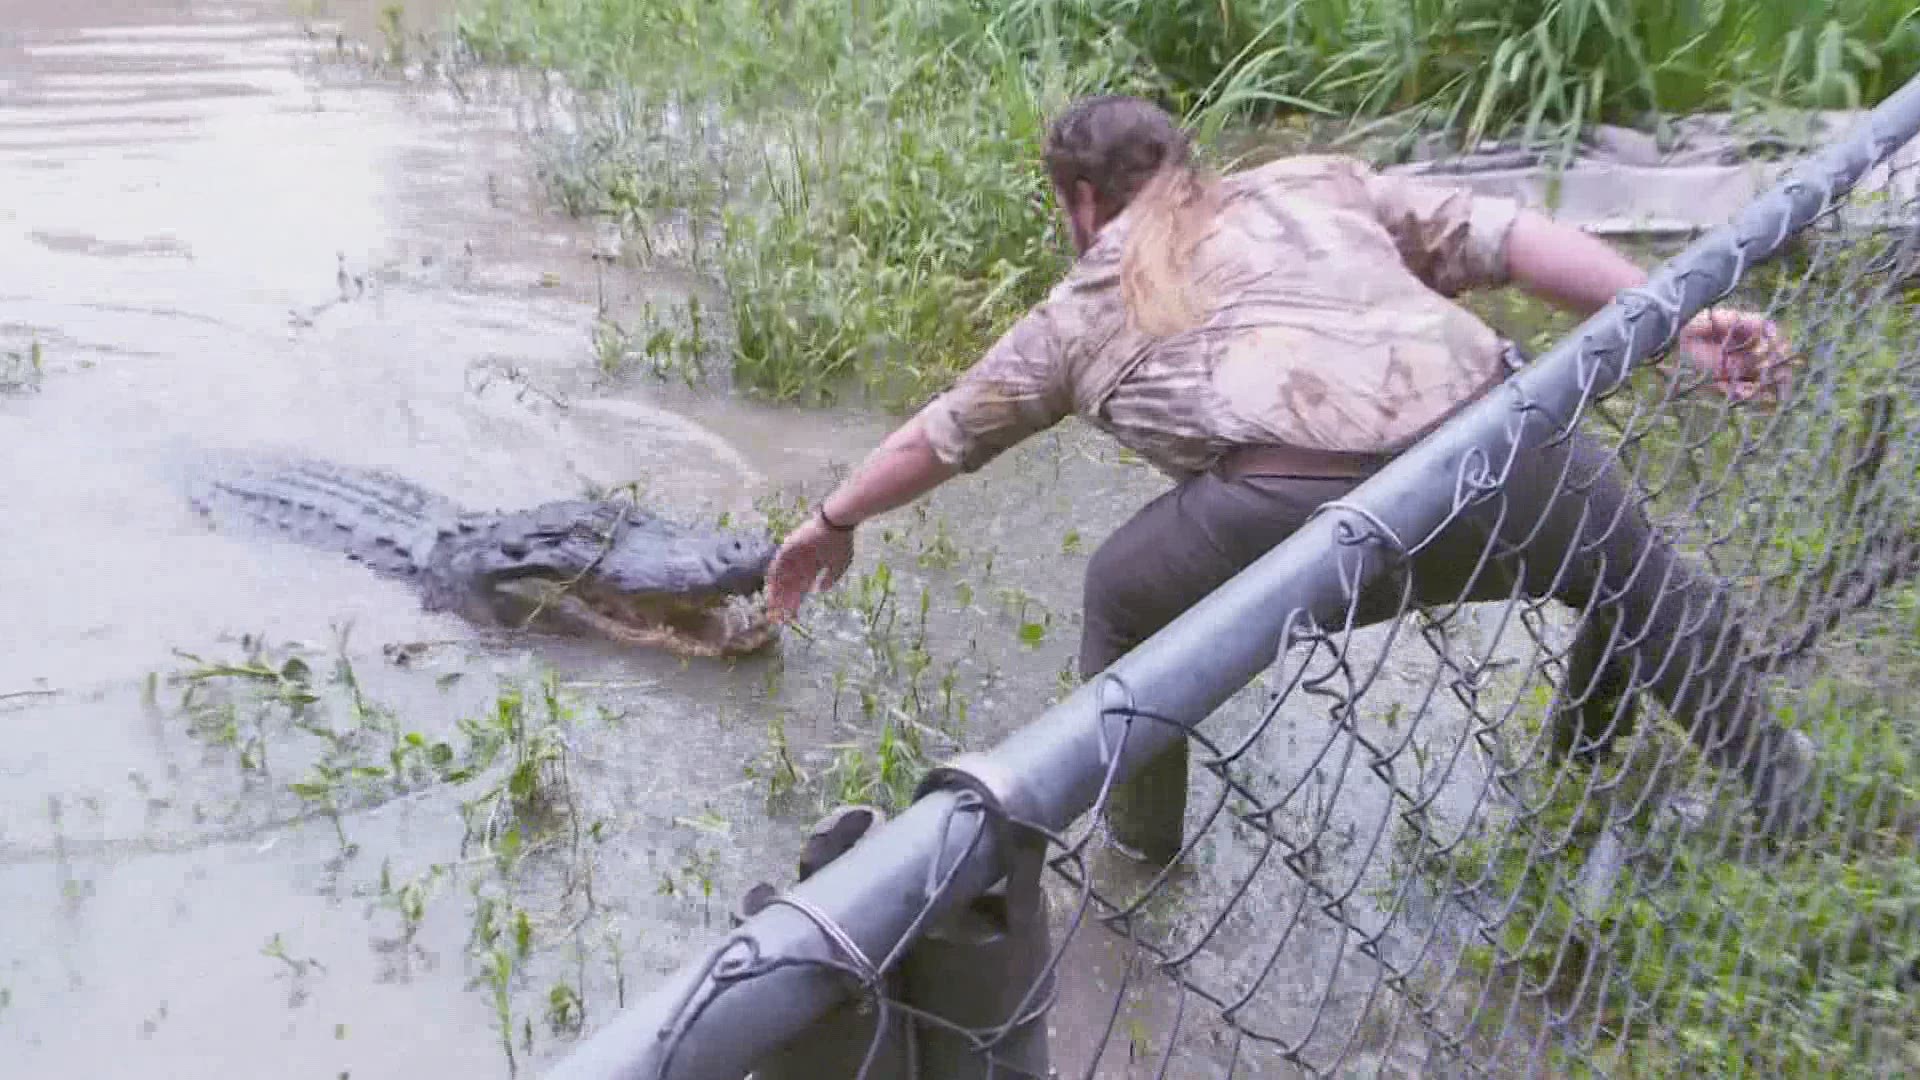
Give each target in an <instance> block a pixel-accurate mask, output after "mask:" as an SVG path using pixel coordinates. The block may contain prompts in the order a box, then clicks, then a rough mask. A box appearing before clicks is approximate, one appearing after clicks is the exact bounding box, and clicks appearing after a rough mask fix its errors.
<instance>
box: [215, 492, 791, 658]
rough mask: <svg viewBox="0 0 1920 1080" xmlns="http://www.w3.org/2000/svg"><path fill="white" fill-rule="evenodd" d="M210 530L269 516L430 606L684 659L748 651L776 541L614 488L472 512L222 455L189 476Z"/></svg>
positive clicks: (764, 635) (762, 638)
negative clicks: (608, 492) (592, 495)
mask: <svg viewBox="0 0 1920 1080" xmlns="http://www.w3.org/2000/svg"><path fill="white" fill-rule="evenodd" d="M187 498H188V500H189V502H190V503H191V505H192V506H193V507H194V508H195V509H196V510H197V511H198V512H200V513H201V514H202V515H204V516H205V517H206V518H207V519H208V520H209V521H210V522H211V523H212V524H213V525H214V526H215V527H222V526H232V525H239V526H243V527H255V528H261V527H264V528H265V529H266V530H268V531H269V532H270V533H272V534H275V535H278V536H282V537H286V538H290V539H293V540H296V541H300V542H304V543H306V544H308V545H309V546H314V547H319V548H323V549H328V550H333V551H337V552H340V553H342V554H344V555H346V556H347V557H348V558H350V559H352V560H354V561H356V562H360V563H363V564H365V565H366V566H368V567H369V568H371V569H372V570H373V571H375V572H376V573H379V574H381V575H384V576H388V577H393V578H398V579H402V580H406V581H410V582H412V583H413V585H414V586H415V587H416V588H417V589H418V590H419V591H420V593H421V598H422V606H423V607H425V608H426V609H427V610H429V611H448V612H452V613H454V614H457V615H459V616H461V617H463V618H465V619H467V620H468V621H470V622H473V623H476V624H480V625H485V626H496V627H508V628H513V629H534V630H541V631H546V632H552V633H559V634H571V635H585V636H594V637H599V638H603V639H609V640H612V641H616V642H620V643H623V644H628V645H637V646H643V647H650V648H662V649H666V650H668V651H670V652H674V653H677V654H680V655H683V656H697V657H732V656H741V655H745V654H749V653H753V652H756V651H758V650H760V649H761V648H763V647H765V646H766V645H768V644H769V643H770V642H771V641H772V640H773V639H774V637H775V636H776V634H777V631H776V629H775V628H774V627H773V626H772V625H771V624H770V623H769V621H768V620H767V619H766V617H765V614H764V611H763V610H762V608H763V605H758V604H750V603H748V601H750V600H751V598H753V597H754V596H756V595H757V594H759V593H760V592H761V591H762V590H763V589H764V587H765V584H766V573H767V567H768V565H769V563H770V562H771V561H772V558H773V554H774V546H773V544H772V543H771V542H770V541H768V540H766V539H762V538H757V537H749V536H747V535H745V534H742V533H736V532H730V531H727V530H718V529H716V530H707V529H697V528H690V527H686V526H683V525H680V524H677V523H675V522H672V521H669V520H667V519H665V518H663V517H659V516H657V515H654V514H651V513H648V512H646V511H644V510H642V509H640V508H639V507H637V506H635V505H633V504H632V503H631V502H627V501H622V500H615V499H559V500H555V501H553V502H547V503H542V504H540V505H538V506H534V507H532V508H530V509H525V510H508V511H474V510H469V509H466V508H463V507H461V506H460V505H459V504H457V503H455V502H454V501H453V500H451V499H448V498H446V497H444V496H441V495H439V494H436V493H434V492H432V491H429V490H427V489H425V488H423V487H420V486H418V485H416V484H414V483H412V482H410V481H408V480H406V479H403V478H402V477H400V476H398V475H396V474H394V473H390V472H387V471H386V470H384V469H360V468H348V467H343V466H340V465H336V464H331V463H326V462H319V461H307V460H252V461H226V462H220V463H218V465H217V466H216V467H214V468H210V469H207V470H205V471H204V472H201V473H200V474H198V475H195V476H193V477H192V478H190V480H189V481H188V483H187Z"/></svg>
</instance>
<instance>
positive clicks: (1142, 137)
mask: <svg viewBox="0 0 1920 1080" xmlns="http://www.w3.org/2000/svg"><path fill="white" fill-rule="evenodd" d="M1046 164H1047V172H1048V174H1049V175H1050V176H1051V177H1052V179H1053V183H1054V185H1055V186H1056V187H1057V188H1059V189H1060V190H1061V191H1062V192H1070V191H1072V190H1073V185H1074V184H1075V182H1076V181H1080V180H1085V181H1086V182H1087V183H1088V184H1089V185H1091V186H1092V187H1093V190H1094V196H1095V200H1096V204H1097V205H1098V207H1099V209H1100V212H1101V213H1102V214H1103V215H1104V216H1107V217H1109V218H1110V217H1112V216H1115V215H1118V214H1119V213H1120V212H1121V211H1122V210H1128V211H1129V217H1130V221H1131V229H1132V231H1131V232H1130V233H1129V235H1128V237H1127V243H1126V248H1125V250H1124V251H1123V252H1122V254H1121V263H1120V290H1121V297H1122V299H1123V300H1124V301H1125V303H1126V308H1127V314H1128V317H1129V319H1130V320H1131V321H1132V322H1133V325H1134V326H1135V328H1136V329H1138V330H1139V331H1140V332H1142V333H1144V334H1147V335H1149V336H1151V337H1166V336H1168V335H1171V334H1176V333H1179V332H1180V331H1182V330H1185V329H1187V328H1189V327H1191V326H1193V325H1194V324H1195V323H1197V322H1198V321H1199V320H1200V319H1202V318H1203V317H1205V315H1206V313H1207V308H1208V306H1209V305H1208V303H1207V297H1206V296H1205V295H1204V292H1203V290H1202V289H1201V288H1200V287H1199V285H1198V283H1197V282H1196V281H1195V280H1194V275H1193V256H1194V249H1195V248H1196V247H1198V246H1199V243H1200V241H1201V240H1202V239H1204V238H1205V236H1206V235H1207V232H1208V230H1209V229H1210V228H1211V226H1212V221H1213V217H1214V215H1215V214H1216V213H1217V212H1218V210H1219V206H1220V198H1219V189H1218V184H1217V182H1216V180H1215V178H1214V177H1213V176H1211V175H1210V174H1208V173H1207V172H1206V171H1205V170H1204V169H1201V168H1199V167H1197V166H1196V165H1194V164H1193V148H1192V142H1191V140H1190V139H1189V138H1188V137H1187V134H1186V133H1185V132H1184V131H1181V130H1180V127H1179V125H1178V124H1176V123H1175V122H1174V119H1173V117H1172V116H1171V115H1169V114H1168V113H1167V112H1166V110H1164V109H1162V108H1160V107H1159V106H1157V105H1155V104H1153V103H1152V102H1149V101H1145V100H1143V99H1140V98H1136V97H1126V96H1121V95H1107V96H1099V97H1090V98H1082V99H1080V100H1079V101H1076V102H1074V103H1073V104H1072V105H1071V106H1069V107H1068V108H1067V109H1066V111H1065V112H1063V113H1061V114H1060V116H1059V117H1058V118H1057V119H1055V120H1054V122H1053V126H1052V128H1051V129H1050V130H1049V131H1048V133H1047V147H1046Z"/></svg>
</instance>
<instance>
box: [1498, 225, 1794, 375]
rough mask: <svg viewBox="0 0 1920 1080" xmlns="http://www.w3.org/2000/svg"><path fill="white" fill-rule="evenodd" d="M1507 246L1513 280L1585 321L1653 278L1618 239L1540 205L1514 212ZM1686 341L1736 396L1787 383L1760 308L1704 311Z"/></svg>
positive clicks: (1781, 352)
mask: <svg viewBox="0 0 1920 1080" xmlns="http://www.w3.org/2000/svg"><path fill="white" fill-rule="evenodd" d="M1506 250H1507V272H1508V275H1509V277H1510V278H1511V280H1512V282H1513V284H1514V285H1517V286H1519V287H1520V288H1521V289H1523V290H1525V291H1527V292H1529V293H1532V294H1533V295H1534V296H1537V297H1539V298H1541V299H1542V300H1545V301H1547V302H1549V303H1552V304H1557V305H1559V306H1560V307H1562V308H1565V309H1567V310H1569V311H1572V312H1574V313H1576V314H1578V315H1579V316H1581V317H1582V318H1585V317H1587V316H1589V315H1592V314H1593V313H1594V312H1596V311H1599V310H1600V309H1601V308H1603V307H1605V306H1607V304H1609V303H1610V302H1612V301H1613V299H1614V298H1615V297H1616V296H1618V295H1619V294H1620V292H1621V291H1622V290H1624V289H1631V288H1635V287H1638V286H1641V285H1645V284H1646V283H1647V274H1646V271H1644V270H1642V269H1640V267H1638V266H1637V265H1635V264H1634V262H1633V261H1632V260H1631V259H1629V258H1627V256H1626V255H1625V254H1624V253H1623V252H1621V251H1620V250H1619V249H1618V248H1616V247H1614V246H1613V245H1612V244H1609V243H1607V242H1606V241H1605V240H1602V239H1601V238H1599V237H1597V236H1594V235H1592V234H1591V233H1588V232H1586V231H1585V230H1583V229H1578V228H1575V227H1573V226H1571V225H1563V224H1561V223H1560V222H1557V221H1554V220H1552V219H1551V218H1548V217H1547V216H1545V215H1544V214H1541V213H1539V212H1537V211H1533V210H1521V211H1520V212H1519V213H1518V214H1517V215H1515V217H1514V220H1513V227H1512V228H1511V230H1509V231H1508V233H1507V243H1506ZM1679 345H1680V351H1681V352H1683V353H1685V354H1686V355H1688V356H1689V357H1691V358H1692V359H1693V361H1694V363H1695V364H1697V365H1699V366H1700V368H1701V369H1702V370H1705V371H1707V372H1709V373H1711V375H1712V376H1713V379H1714V381H1715V382H1716V383H1718V384H1719V385H1720V387H1721V389H1722V390H1723V391H1725V392H1727V393H1729V394H1731V395H1733V396H1734V397H1736V398H1739V399H1747V398H1751V397H1755V396H1758V395H1762V394H1768V393H1775V394H1777V393H1779V392H1780V391H1781V390H1783V389H1784V388H1785V386H1786V385H1787V384H1786V382H1785V379H1786V377H1787V366H1788V363H1789V361H1790V356H1789V354H1788V352H1787V349H1786V344H1785V342H1784V341H1783V340H1782V339H1781V337H1780V328H1779V327H1778V326H1776V325H1774V323H1773V322H1772V320H1770V319H1767V318H1766V317H1764V316H1762V315H1759V314H1756V313H1754V312H1749V311H1740V310H1738V309H1732V308H1708V309H1706V310H1704V311H1701V312H1700V313H1699V314H1697V315H1695V316H1694V317H1693V319H1692V320H1690V321H1689V322H1688V323H1687V325H1686V326H1684V327H1681V328H1680V334H1679Z"/></svg>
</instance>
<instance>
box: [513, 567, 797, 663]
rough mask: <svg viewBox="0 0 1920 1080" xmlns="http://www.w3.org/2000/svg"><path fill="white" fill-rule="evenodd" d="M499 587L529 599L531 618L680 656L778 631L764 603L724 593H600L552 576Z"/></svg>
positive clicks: (762, 642)
mask: <svg viewBox="0 0 1920 1080" xmlns="http://www.w3.org/2000/svg"><path fill="white" fill-rule="evenodd" d="M494 588H495V589H496V590H498V591H499V592H501V593H505V594H507V595H509V596H512V597H514V598H516V599H518V600H520V601H522V602H524V603H525V604H526V605H527V606H528V609H529V610H530V611H531V612H532V613H533V615H532V617H531V618H529V620H528V621H530V622H531V621H534V620H535V619H537V620H538V621H542V622H548V623H551V624H554V625H556V626H561V627H565V628H567V629H569V630H571V631H573V632H574V633H577V634H580V635H582V636H586V637H599V638H605V639H607V640H609V641H617V642H619V643H621V644H623V645H634V646H638V647H641V648H649V649H665V650H667V651H668V652H672V653H677V654H679V655H681V656H689V657H703V658H726V657H736V656H746V655H749V654H751V653H755V652H759V651H760V650H761V649H764V648H766V647H767V646H768V645H770V644H772V642H773V640H774V639H775V638H776V637H778V636H779V629H778V628H777V627H776V626H775V625H774V624H772V623H771V622H770V621H769V620H768V619H767V617H766V613H765V610H764V608H762V607H760V606H759V605H753V606H751V607H749V606H747V605H743V604H730V603H728V602H727V598H726V597H724V596H721V595H719V594H710V595H708V596H706V597H702V598H698V599H692V598H683V597H671V598H669V597H662V596H648V597H642V596H612V597H608V598H604V599H603V598H595V597H593V596H592V595H591V593H590V592H589V591H587V590H580V589H569V588H568V587H567V585H566V583H564V582H558V581H554V580H552V579H550V578H521V579H518V580H515V581H506V582H501V583H499V584H497V585H495V586H494Z"/></svg>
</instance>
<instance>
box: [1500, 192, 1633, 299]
mask: <svg viewBox="0 0 1920 1080" xmlns="http://www.w3.org/2000/svg"><path fill="white" fill-rule="evenodd" d="M1507 272H1508V274H1509V275H1510V276H1511V277H1512V280H1513V284H1515V285H1517V286H1519V287H1520V288H1522V289H1524V290H1526V291H1527V292H1529V293H1532V294H1533V295H1534V296H1537V297H1539V298H1540V299H1542V300H1545V301H1547V302H1548V303H1551V304H1555V305H1557V306H1559V307H1562V308H1565V309H1566V310H1568V311H1571V312H1574V313H1575V314H1577V315H1579V316H1581V317H1582V318H1585V317H1586V316H1588V315H1591V314H1593V313H1594V312H1596V311H1599V310H1600V309H1601V308H1603V307H1605V306H1607V304H1608V303H1609V302H1611V301H1612V300H1613V299H1614V297H1615V296H1617V295H1619V293H1620V291H1621V290H1623V289H1631V288H1634V287H1635V286H1639V285H1644V284H1646V283H1647V274H1646V271H1644V270H1642V269H1640V267H1639V266H1638V265H1636V264H1635V263H1634V262H1633V260H1631V259H1629V258H1627V256H1626V255H1625V254H1624V253H1622V252H1621V251H1620V250H1619V249H1618V248H1616V247H1614V246H1613V245H1612V244H1609V243H1607V242H1606V241H1605V240H1602V239H1601V238H1599V237H1597V236H1594V235H1593V234H1591V233H1588V232H1586V231H1585V230H1583V229H1578V228H1575V227H1574V226H1571V225H1563V224H1561V223H1560V222H1557V221H1554V220H1553V219H1552V218H1549V217H1547V216H1546V215H1544V214H1541V213H1539V212H1538V211H1535V210H1522V211H1520V212H1519V213H1518V214H1517V215H1515V217H1514V219H1513V228H1512V229H1511V231H1509V232H1508V233H1507Z"/></svg>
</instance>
